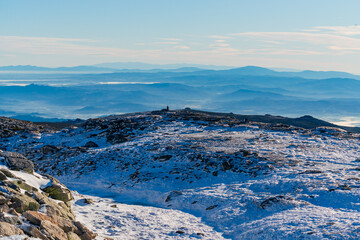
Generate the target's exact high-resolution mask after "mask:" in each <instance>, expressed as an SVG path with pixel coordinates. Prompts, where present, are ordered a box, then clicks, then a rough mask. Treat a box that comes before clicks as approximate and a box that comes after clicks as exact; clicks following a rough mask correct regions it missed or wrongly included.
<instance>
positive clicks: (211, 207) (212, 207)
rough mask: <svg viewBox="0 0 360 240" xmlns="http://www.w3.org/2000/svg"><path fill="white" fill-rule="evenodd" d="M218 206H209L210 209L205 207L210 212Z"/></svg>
mask: <svg viewBox="0 0 360 240" xmlns="http://www.w3.org/2000/svg"><path fill="white" fill-rule="evenodd" d="M218 206H219V205H217V204H216V205H212V206H210V207H207V208H206V210H211V209H214V208H216V207H218Z"/></svg>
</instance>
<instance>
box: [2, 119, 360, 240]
mask: <svg viewBox="0 0 360 240" xmlns="http://www.w3.org/2000/svg"><path fill="white" fill-rule="evenodd" d="M129 118H130V119H133V120H132V121H135V122H136V121H139V122H140V123H141V124H138V125H136V124H135V125H131V126H132V127H129V126H128V125H126V126H125V127H124V126H123V125H121V126H123V127H119V126H117V127H116V128H113V129H111V134H114V131H115V134H118V132H116V131H120V133H121V134H123V133H124V131H125V130H126V136H128V139H127V141H124V142H122V143H114V142H112V143H111V141H109V132H110V130H109V129H107V128H106V127H103V126H102V127H100V126H99V125H101V124H103V125H104V124H105V125H106V124H109V125H110V124H114V123H112V122H111V121H110V122H109V123H107V122H106V121H108V120H104V121H105V123H104V122H102V123H101V124H100V123H98V122H95V123H93V124H92V125H91V126H90V127H89V126H88V127H86V128H83V127H80V128H77V129H69V130H63V131H60V132H57V133H48V134H42V135H41V137H39V136H38V135H37V137H33V136H19V135H18V136H15V137H12V138H11V139H9V141H8V142H2V144H1V145H2V147H3V148H5V149H7V150H13V151H18V152H21V153H24V154H25V155H26V156H28V157H29V158H31V159H32V160H33V161H34V162H35V163H36V165H37V166H38V170H39V171H41V172H45V173H49V174H52V175H55V176H57V177H58V178H59V179H60V180H61V181H62V182H63V183H65V184H66V185H67V186H68V187H69V188H71V189H73V190H77V191H78V192H80V193H83V194H87V195H92V197H90V198H93V199H94V200H95V203H93V204H89V205H84V204H82V203H81V201H82V200H80V198H82V197H81V196H80V195H77V200H76V201H75V202H74V209H75V211H76V214H77V217H78V218H79V220H81V221H84V222H87V223H88V224H89V227H90V228H91V229H92V230H94V231H95V232H99V233H100V234H103V235H104V236H110V237H113V238H118V239H125V238H126V239H127V238H129V239H131V238H134V239H139V238H141V237H142V238H144V239H149V238H155V237H158V238H159V239H181V238H184V239H188V238H191V237H193V238H203V239H204V238H205V239H206V238H208V239H222V238H230V239H299V238H302V239H358V238H360V189H359V183H360V176H359V173H360V140H359V139H360V138H359V135H350V134H347V133H342V132H336V131H335V134H333V133H332V132H331V131H329V132H324V131H318V130H314V131H310V130H301V129H297V130H296V129H295V130H289V129H283V130H282V129H279V130H271V129H268V128H264V127H262V126H260V127H259V126H258V125H257V124H237V125H229V124H227V123H211V124H210V123H208V122H203V121H199V120H197V121H195V120H194V121H191V120H183V119H181V118H179V119H175V120H174V119H173V118H171V116H170V117H169V116H166V115H165V116H162V115H156V116H153V115H150V116H149V115H138V116H135V117H134V116H132V117H129ZM134 119H135V120H134ZM139 119H140V120H139ZM121 124H123V123H121ZM114 129H115V130H114ZM124 129H125V130H124ZM34 136H35V135H34ZM110 136H111V137H113V135H110ZM107 140H108V141H107ZM89 141H92V142H94V143H96V144H97V145H98V146H97V147H91V148H83V147H82V146H84V145H85V144H86V143H87V142H89ZM45 145H53V146H56V147H59V149H58V150H54V151H52V152H46V153H44V151H43V150H42V149H43V148H44V146H45ZM26 149H27V150H26ZM95 196H96V197H95ZM113 201H115V202H116V203H114V202H113ZM134 203H141V204H142V206H141V205H137V204H134ZM112 204H116V205H117V208H112V207H111V205H112ZM110 226H111V227H110ZM183 228H184V229H183ZM212 228H214V229H215V230H216V231H215V230H213V229H212ZM176 231H182V232H184V233H182V234H179V233H176ZM197 233H204V234H205V236H202V234H199V235H198V234H197Z"/></svg>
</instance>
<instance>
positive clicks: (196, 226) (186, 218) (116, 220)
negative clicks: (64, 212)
mask: <svg viewBox="0 0 360 240" xmlns="http://www.w3.org/2000/svg"><path fill="white" fill-rule="evenodd" d="M73 194H74V196H75V200H73V203H72V207H73V210H74V213H75V215H76V217H77V220H79V221H81V222H83V223H85V224H86V225H87V226H88V227H89V228H91V229H92V230H93V231H95V232H96V233H98V234H99V237H98V238H99V239H103V238H105V237H111V238H113V239H129V240H131V239H134V240H137V239H224V238H223V237H222V234H221V233H218V232H216V231H214V230H213V228H212V227H209V226H207V225H206V224H205V223H203V222H202V221H201V219H200V218H198V217H194V216H193V215H191V214H188V213H184V212H182V211H179V210H172V209H164V208H157V207H152V206H141V205H139V204H136V205H135V204H131V205H130V204H122V203H118V202H116V201H114V199H111V198H101V197H96V196H88V195H81V194H79V193H77V192H73ZM85 198H86V199H91V200H93V201H94V202H93V203H90V204H87V203H85V201H84V200H85Z"/></svg>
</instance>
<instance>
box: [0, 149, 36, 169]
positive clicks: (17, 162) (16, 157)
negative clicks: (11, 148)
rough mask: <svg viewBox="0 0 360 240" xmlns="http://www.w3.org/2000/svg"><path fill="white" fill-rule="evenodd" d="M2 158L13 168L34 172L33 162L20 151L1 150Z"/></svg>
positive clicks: (0, 156) (0, 155)
mask: <svg viewBox="0 0 360 240" xmlns="http://www.w3.org/2000/svg"><path fill="white" fill-rule="evenodd" d="M0 159H2V160H3V161H4V163H5V164H6V165H7V166H8V167H9V168H10V169H11V170H17V171H20V170H21V171H24V172H28V173H33V172H34V164H33V162H31V161H30V160H28V159H27V158H26V157H24V156H23V155H21V154H19V153H15V152H0Z"/></svg>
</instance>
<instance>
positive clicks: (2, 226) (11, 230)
mask: <svg viewBox="0 0 360 240" xmlns="http://www.w3.org/2000/svg"><path fill="white" fill-rule="evenodd" d="M23 234H24V232H23V231H22V230H21V229H20V228H17V227H15V226H13V225H11V224H10V223H7V222H0V237H9V236H13V235H23Z"/></svg>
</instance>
